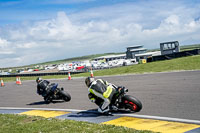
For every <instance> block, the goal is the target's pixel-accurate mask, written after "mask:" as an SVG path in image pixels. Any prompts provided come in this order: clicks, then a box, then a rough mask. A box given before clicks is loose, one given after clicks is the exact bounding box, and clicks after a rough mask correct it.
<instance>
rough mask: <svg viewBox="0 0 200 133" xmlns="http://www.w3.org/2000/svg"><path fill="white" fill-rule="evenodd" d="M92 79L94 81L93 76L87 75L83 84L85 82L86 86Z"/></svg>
mask: <svg viewBox="0 0 200 133" xmlns="http://www.w3.org/2000/svg"><path fill="white" fill-rule="evenodd" d="M93 81H94V78H92V77H87V78H86V79H85V84H86V86H87V87H89V86H90V85H91V83H92V82H93Z"/></svg>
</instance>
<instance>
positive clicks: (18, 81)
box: [16, 77, 22, 85]
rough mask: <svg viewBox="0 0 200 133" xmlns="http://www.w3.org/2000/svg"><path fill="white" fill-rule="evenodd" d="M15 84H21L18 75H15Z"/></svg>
mask: <svg viewBox="0 0 200 133" xmlns="http://www.w3.org/2000/svg"><path fill="white" fill-rule="evenodd" d="M16 84H17V85H21V84H22V82H21V80H20V77H16Z"/></svg>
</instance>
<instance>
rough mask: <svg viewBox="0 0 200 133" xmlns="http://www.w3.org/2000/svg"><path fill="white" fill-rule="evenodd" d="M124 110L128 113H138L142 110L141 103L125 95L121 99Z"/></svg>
mask: <svg viewBox="0 0 200 133" xmlns="http://www.w3.org/2000/svg"><path fill="white" fill-rule="evenodd" d="M123 103H124V104H125V108H126V109H129V110H130V111H134V112H139V111H140V110H141V109H142V103H141V102H140V100H138V99H137V98H136V97H133V96H130V95H125V96H124V97H123Z"/></svg>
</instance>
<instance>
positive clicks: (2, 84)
mask: <svg viewBox="0 0 200 133" xmlns="http://www.w3.org/2000/svg"><path fill="white" fill-rule="evenodd" d="M3 86H5V84H4V83H3V79H2V78H1V87H3Z"/></svg>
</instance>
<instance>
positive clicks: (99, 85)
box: [88, 79, 117, 113]
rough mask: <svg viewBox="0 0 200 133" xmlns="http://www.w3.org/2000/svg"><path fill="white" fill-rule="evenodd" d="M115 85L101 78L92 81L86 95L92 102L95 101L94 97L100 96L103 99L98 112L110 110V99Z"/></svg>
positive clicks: (114, 91)
mask: <svg viewBox="0 0 200 133" xmlns="http://www.w3.org/2000/svg"><path fill="white" fill-rule="evenodd" d="M116 88H117V87H116V86H115V85H113V84H110V83H108V82H107V81H104V80H102V79H97V80H95V81H93V82H92V83H91V84H90V86H89V88H88V91H89V94H88V97H89V99H90V100H91V101H92V102H95V103H96V99H97V97H98V98H101V99H103V101H104V102H103V104H101V105H99V108H98V112H100V113H105V112H108V111H109V110H110V107H109V105H110V102H111V100H112V97H113V94H115V93H116Z"/></svg>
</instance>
